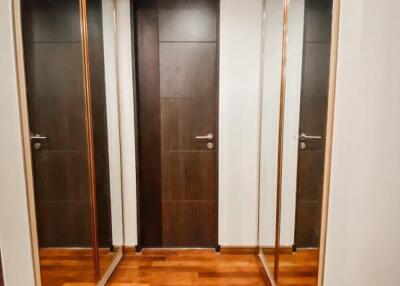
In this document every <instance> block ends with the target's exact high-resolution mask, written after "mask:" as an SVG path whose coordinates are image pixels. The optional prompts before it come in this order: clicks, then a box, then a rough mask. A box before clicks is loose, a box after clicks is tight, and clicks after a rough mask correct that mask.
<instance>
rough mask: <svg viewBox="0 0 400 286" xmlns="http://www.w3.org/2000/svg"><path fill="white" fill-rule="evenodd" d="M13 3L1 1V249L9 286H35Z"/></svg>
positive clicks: (6, 280)
mask: <svg viewBox="0 0 400 286" xmlns="http://www.w3.org/2000/svg"><path fill="white" fill-rule="evenodd" d="M11 11H12V10H11V1H0V43H1V52H0V63H1V64H0V78H1V84H0V134H2V135H1V140H0V158H1V159H0V160H1V164H0V184H1V187H0V248H1V254H2V260H3V261H2V263H3V271H4V279H5V284H6V285H10V286H12V285H27V286H33V285H34V284H35V282H34V281H35V280H34V270H33V258H32V248H31V247H32V246H31V242H30V226H29V216H28V202H27V194H26V184H25V172H24V161H23V160H24V158H23V149H22V137H21V125H20V122H21V121H20V114H19V104H18V88H17V77H16V63H15V50H14V42H13V28H12V27H13V23H12V12H11Z"/></svg>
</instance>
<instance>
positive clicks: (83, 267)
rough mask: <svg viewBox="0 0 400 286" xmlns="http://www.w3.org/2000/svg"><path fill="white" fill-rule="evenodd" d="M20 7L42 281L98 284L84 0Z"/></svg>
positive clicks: (43, 0)
mask: <svg viewBox="0 0 400 286" xmlns="http://www.w3.org/2000/svg"><path fill="white" fill-rule="evenodd" d="M21 9H22V11H21V12H22V13H21V15H22V19H21V20H22V28H23V45H24V60H25V74H26V87H27V100H28V109H29V125H30V132H31V147H32V149H31V150H32V169H33V175H34V195H35V208H36V222H37V230H38V243H39V255H40V263H41V277H42V285H62V284H63V283H66V282H73V279H76V278H73V277H79V279H80V281H84V282H93V281H94V260H93V244H92V241H93V232H92V228H91V226H92V224H91V222H92V220H91V219H92V216H91V215H92V214H91V208H90V201H91V199H90V194H89V168H88V138H87V129H86V127H87V126H86V110H85V92H84V84H83V63H84V61H83V55H82V36H81V22H80V3H79V0H63V1H49V0H33V1H32V0H29V1H28V0H23V1H21ZM71 279H72V280H71Z"/></svg>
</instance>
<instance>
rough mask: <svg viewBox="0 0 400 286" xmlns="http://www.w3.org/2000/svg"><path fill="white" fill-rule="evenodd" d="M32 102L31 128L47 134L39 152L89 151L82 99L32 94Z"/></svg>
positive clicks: (36, 131)
mask: <svg viewBox="0 0 400 286" xmlns="http://www.w3.org/2000/svg"><path fill="white" fill-rule="evenodd" d="M29 101H30V112H31V114H34V115H33V116H30V118H31V120H30V123H31V131H32V132H34V133H39V132H40V134H41V135H43V136H46V137H47V139H46V140H43V141H41V144H42V147H41V149H40V152H41V151H63V152H76V151H83V152H86V130H85V125H84V122H85V114H84V112H85V107H84V99H83V98H76V97H75V98H65V99H63V98H57V97H54V98H51V97H47V98H36V97H32V98H31V99H30V100H29ZM66 115H68V116H66ZM35 153H36V152H35ZM85 162H87V158H86V159H85Z"/></svg>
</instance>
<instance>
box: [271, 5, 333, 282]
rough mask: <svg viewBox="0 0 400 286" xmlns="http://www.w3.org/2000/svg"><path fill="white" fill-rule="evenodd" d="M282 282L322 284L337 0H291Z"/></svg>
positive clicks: (279, 277)
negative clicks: (327, 136) (327, 138)
mask: <svg viewBox="0 0 400 286" xmlns="http://www.w3.org/2000/svg"><path fill="white" fill-rule="evenodd" d="M288 11H289V14H288V15H289V16H288V43H287V63H286V92H285V103H284V104H285V116H284V125H283V128H284V130H285V131H284V137H283V138H284V139H283V140H284V145H283V156H282V158H283V165H282V174H283V175H282V195H281V230H280V234H281V235H280V242H279V248H280V255H279V275H278V277H276V280H277V283H278V285H287V284H288V283H292V284H295V285H300V284H302V285H303V284H307V285H317V279H318V277H317V276H318V255H319V247H320V232H321V219H322V217H321V216H322V209H321V207H322V198H323V195H322V194H323V192H322V190H323V172H324V170H323V168H324V155H325V133H326V123H327V107H328V92H329V71H330V50H331V26H332V0H318V1H317V0H298V1H290V5H289V10H288Z"/></svg>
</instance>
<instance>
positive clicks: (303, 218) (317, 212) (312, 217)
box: [295, 201, 321, 247]
mask: <svg viewBox="0 0 400 286" xmlns="http://www.w3.org/2000/svg"><path fill="white" fill-rule="evenodd" d="M296 227H297V228H298V231H296V232H295V241H296V246H298V247H319V239H320V229H321V203H320V202H317V201H308V202H307V201H301V202H298V203H297V205H296Z"/></svg>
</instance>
